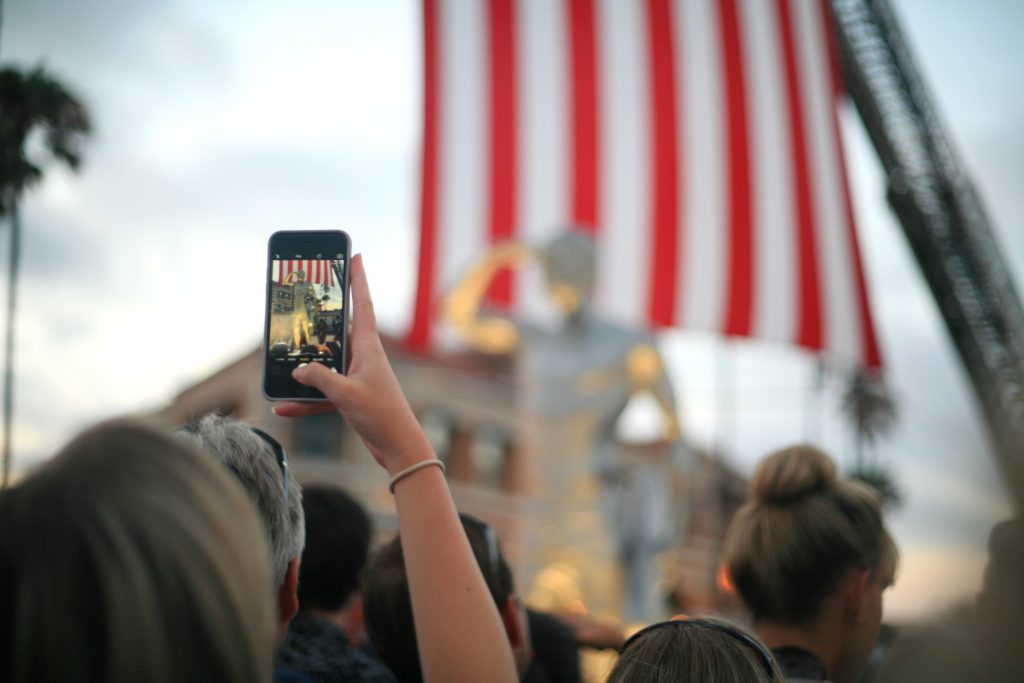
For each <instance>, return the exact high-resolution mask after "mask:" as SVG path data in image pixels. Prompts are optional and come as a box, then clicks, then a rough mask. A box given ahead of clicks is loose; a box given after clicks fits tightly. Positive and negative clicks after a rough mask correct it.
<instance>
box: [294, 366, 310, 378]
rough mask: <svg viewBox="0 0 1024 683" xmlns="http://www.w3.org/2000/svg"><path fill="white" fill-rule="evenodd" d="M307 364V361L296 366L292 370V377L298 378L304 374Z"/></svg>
mask: <svg viewBox="0 0 1024 683" xmlns="http://www.w3.org/2000/svg"><path fill="white" fill-rule="evenodd" d="M307 365H309V364H308V363H300V364H299V366H298V367H297V368H295V369H294V370H292V377H294V378H295V379H300V378H301V377H302V376H303V375H304V374H306V366H307Z"/></svg>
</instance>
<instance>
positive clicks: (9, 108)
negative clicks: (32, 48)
mask: <svg viewBox="0 0 1024 683" xmlns="http://www.w3.org/2000/svg"><path fill="white" fill-rule="evenodd" d="M91 130H92V124H91V122H90V120H89V114H88V111H87V110H86V108H85V105H83V104H82V103H81V102H80V101H79V100H78V98H77V97H75V95H74V94H72V93H71V92H70V91H69V90H68V89H67V88H66V87H65V86H64V85H63V84H62V83H61V82H60V81H59V80H58V79H57V78H56V77H55V76H54V75H53V74H51V73H49V72H48V71H47V70H46V68H45V67H44V66H43V65H41V64H37V65H36V66H33V67H31V68H29V69H25V70H22V69H20V68H18V67H14V66H5V67H4V68H2V69H0V216H4V215H6V214H7V213H9V212H10V210H11V208H12V205H13V203H14V202H16V201H18V198H19V197H20V196H21V193H22V192H24V191H25V189H27V188H29V187H31V186H32V185H33V184H35V183H38V182H39V181H40V180H41V179H42V177H43V165H44V164H45V163H46V162H47V161H49V160H51V159H52V160H56V161H59V162H62V163H64V164H67V165H68V166H69V167H70V168H71V169H73V170H77V169H78V167H79V166H80V165H81V163H82V154H81V149H80V148H81V145H82V143H83V141H84V139H85V137H86V136H87V135H88V134H89V132H90V131H91ZM34 134H39V135H40V136H41V138H40V139H41V142H42V144H41V145H39V146H36V145H30V144H29V140H30V137H31V136H32V135H34ZM33 153H35V156H33Z"/></svg>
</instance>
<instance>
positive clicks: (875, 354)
mask: <svg viewBox="0 0 1024 683" xmlns="http://www.w3.org/2000/svg"><path fill="white" fill-rule="evenodd" d="M819 12H820V15H821V28H822V31H824V32H825V38H826V40H827V44H828V53H829V54H828V58H829V66H830V70H829V76H830V77H831V78H830V80H831V85H832V88H831V92H832V96H833V101H832V106H831V108H830V110H831V112H832V116H831V120H832V134H833V136H834V137H835V144H836V154H837V156H838V159H839V176H840V178H841V179H842V183H843V208H844V209H845V210H846V227H847V230H848V231H849V235H850V258H852V259H853V273H854V278H855V279H856V290H857V309H858V312H859V313H860V331H861V354H862V355H861V362H862V363H864V365H866V366H867V368H868V369H869V370H878V369H879V368H881V367H882V354H881V351H880V350H879V348H878V337H877V336H875V323H874V321H873V320H872V318H871V307H870V305H869V304H868V291H867V283H866V281H865V278H864V263H863V261H862V260H861V257H860V244H859V242H858V240H857V226H856V224H855V223H854V217H853V201H852V200H851V198H850V182H849V178H848V177H847V174H846V152H845V151H844V150H843V139H842V136H841V135H840V133H839V116H838V113H837V111H836V105H837V104H838V103H839V102H840V98H841V97H842V94H843V86H842V81H841V79H840V72H839V62H838V59H837V53H836V44H835V35H834V33H833V31H834V30H835V27H834V26H833V25H832V19H831V15H830V14H829V8H828V6H827V5H826V4H825V2H821V3H820V5H819Z"/></svg>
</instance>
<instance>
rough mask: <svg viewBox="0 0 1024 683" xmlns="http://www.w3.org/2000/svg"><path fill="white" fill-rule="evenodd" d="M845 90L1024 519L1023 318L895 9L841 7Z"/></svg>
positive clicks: (885, 3)
mask: <svg viewBox="0 0 1024 683" xmlns="http://www.w3.org/2000/svg"><path fill="white" fill-rule="evenodd" d="M831 7H832V11H833V15H834V19H835V22H836V26H837V36H838V44H839V56H840V62H841V65H842V70H843V78H844V81H845V84H846V88H847V90H848V92H849V93H850V95H851V97H852V98H853V101H854V103H855V104H856V107H857V110H858V112H859V114H860V117H861V119H862V120H863V122H864V126H865V128H866V129H867V132H868V135H869V136H870V138H871V141H872V144H873V145H874V147H875V150H876V151H877V153H878V157H879V159H880V160H881V162H882V166H883V167H884V169H885V173H886V176H887V179H888V192H887V194H888V201H889V204H890V205H891V206H892V209H893V211H894V212H895V214H896V216H897V218H898V219H899V221H900V223H901V224H902V226H903V230H904V232H905V233H906V236H907V240H908V241H909V242H910V246H911V249H912V250H913V252H914V255H915V257H916V258H917V262H918V264H919V266H920V268H921V271H922V273H923V274H924V277H925V280H926V281H927V282H928V285H929V287H930V288H931V291H932V295H933V296H934V297H935V301H936V303H937V304H938V307H939V310H940V312H941V313H942V317H943V319H944V320H945V323H946V327H947V329H948V330H949V334H950V336H951V337H952V339H953V343H954V345H955V346H956V349H957V351H958V353H959V354H960V359H961V361H962V362H963V365H964V368H965V369H966V371H967V374H968V376H969V377H970V380H971V383H972V385H973V386H974V391H975V393H976V395H977V398H978V402H979V405H980V407H981V411H982V413H983V415H984V418H985V420H986V423H987V426H988V431H989V435H990V438H991V441H992V446H993V451H994V453H995V455H996V459H997V461H998V464H999V467H1000V469H1001V470H1002V472H1003V476H1004V477H1005V480H1006V482H1007V488H1008V489H1009V490H1010V492H1011V495H1012V496H1013V497H1014V500H1015V502H1016V504H1017V507H1018V509H1020V508H1021V507H1022V505H1021V503H1022V502H1024V500H1022V497H1024V458H1022V457H1021V456H1022V454H1021V452H1020V450H1021V445H1022V444H1024V347H1022V342H1024V311H1022V308H1021V304H1020V299H1019V297H1018V295H1017V291H1016V288H1015V286H1014V283H1013V280H1012V278H1011V275H1010V270H1009V268H1008V266H1007V264H1006V261H1005V260H1004V258H1003V255H1002V252H1001V251H1000V249H999V246H998V244H997V242H996V239H995V235H994V234H993V230H992V226H991V223H990V222H989V219H988V216H987V215H986V213H985V210H984V207H983V206H982V203H981V200H980V198H979V196H978V193H977V191H976V190H975V188H974V185H973V184H972V183H971V180H970V178H968V176H967V172H966V170H965V168H964V166H963V164H962V163H961V161H960V159H959V157H958V155H957V154H956V151H955V150H954V148H953V145H952V143H951V141H950V138H949V136H948V135H947V134H946V131H945V127H944V126H943V125H942V122H941V120H940V119H939V116H938V114H937V112H936V109H935V106H934V105H933V104H932V99H931V97H930V96H929V94H928V91H927V89H926V88H925V85H924V82H923V80H922V78H921V76H920V74H919V72H918V69H917V67H916V65H915V64H914V60H913V58H912V57H911V54H910V50H909V48H908V47H907V43H906V41H905V39H904V37H903V32H902V30H901V29H900V26H899V23H898V21H897V19H896V17H895V15H894V13H893V10H892V7H891V6H890V3H889V0H832V2H831Z"/></svg>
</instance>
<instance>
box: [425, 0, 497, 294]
mask: <svg viewBox="0 0 1024 683" xmlns="http://www.w3.org/2000/svg"><path fill="white" fill-rule="evenodd" d="M440 6H441V12H440V21H439V32H440V40H439V43H440V46H441V59H440V61H441V73H440V91H441V92H440V108H441V140H440V147H439V149H440V188H439V190H440V200H441V201H440V208H439V220H438V230H439V232H440V240H439V248H438V252H437V259H438V266H439V267H438V268H437V280H436V283H435V291H437V292H444V293H447V292H448V291H450V290H451V288H452V287H453V286H454V284H455V283H456V281H457V279H458V277H460V276H461V274H462V273H463V272H465V269H466V268H468V267H469V265H470V264H472V263H473V262H474V261H475V260H476V259H478V258H479V257H480V255H481V254H482V253H483V252H484V249H485V248H486V244H487V238H486V235H487V234H488V230H489V223H488V212H487V211H486V209H485V204H484V203H485V201H487V198H488V197H489V196H490V193H489V192H488V190H487V188H488V186H489V182H488V181H489V177H490V173H489V171H488V167H487V163H486V159H487V150H488V148H489V144H490V142H489V140H490V138H489V136H488V129H487V124H486V121H485V117H486V111H487V92H488V89H487V87H486V82H487V81H486V79H487V75H486V64H488V59H487V51H486V49H485V40H486V36H487V24H486V17H485V14H484V11H485V8H486V3H482V2H462V1H461V0H441V2H440Z"/></svg>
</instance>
